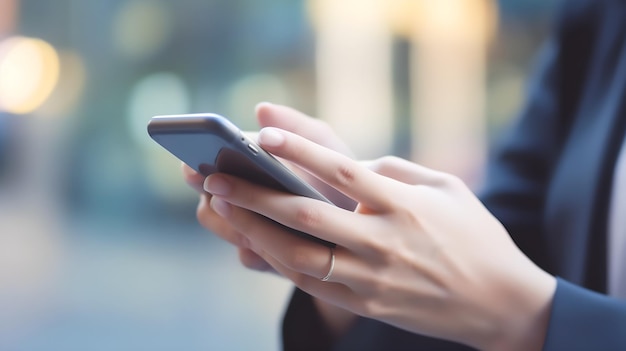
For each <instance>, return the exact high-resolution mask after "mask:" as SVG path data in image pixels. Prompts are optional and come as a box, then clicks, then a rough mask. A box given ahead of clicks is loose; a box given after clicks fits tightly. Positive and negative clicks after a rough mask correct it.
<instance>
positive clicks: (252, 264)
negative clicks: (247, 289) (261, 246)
mask: <svg viewBox="0 0 626 351" xmlns="http://www.w3.org/2000/svg"><path fill="white" fill-rule="evenodd" d="M238 251H239V261H240V262H241V263H242V264H243V265H244V266H245V267H246V268H249V269H252V270H255V271H259V272H271V273H276V274H278V272H276V270H275V269H274V268H273V267H272V266H271V265H270V264H269V263H267V262H265V260H264V259H263V257H261V256H259V255H258V254H257V253H256V252H254V251H252V250H250V249H247V248H241V247H240V248H239V250H238Z"/></svg>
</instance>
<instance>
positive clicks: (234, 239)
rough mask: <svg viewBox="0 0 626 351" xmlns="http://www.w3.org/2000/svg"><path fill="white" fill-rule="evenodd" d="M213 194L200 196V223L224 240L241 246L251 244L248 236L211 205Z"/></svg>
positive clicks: (197, 211)
mask: <svg viewBox="0 0 626 351" xmlns="http://www.w3.org/2000/svg"><path fill="white" fill-rule="evenodd" d="M210 200H211V195H208V194H204V195H201V196H200V202H199V203H198V208H197V210H196V217H197V219H198V222H199V223H200V225H202V226H203V227H204V228H206V229H207V230H209V231H210V232H212V233H213V234H215V235H217V236H218V237H220V238H222V239H223V240H225V241H227V242H229V243H231V244H233V245H235V246H237V247H241V248H247V247H249V246H250V242H249V240H248V238H247V237H246V236H244V235H242V234H241V233H239V232H238V231H237V230H235V228H233V226H231V225H230V223H228V222H227V221H226V220H224V218H222V217H221V216H220V215H218V214H217V213H215V211H214V210H213V209H212V208H211V206H210Z"/></svg>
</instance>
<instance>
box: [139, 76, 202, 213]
mask: <svg viewBox="0 0 626 351" xmlns="http://www.w3.org/2000/svg"><path fill="white" fill-rule="evenodd" d="M190 104H191V102H190V95H189V89H188V88H187V86H186V84H185V82H183V80H182V78H180V76H178V75H176V74H174V73H170V72H157V73H153V74H151V75H148V76H147V77H145V78H143V79H141V80H140V81H139V82H138V83H137V84H136V85H135V86H134V87H133V89H132V92H131V94H130V100H129V105H128V112H127V114H128V122H129V128H130V132H131V135H132V136H133V139H134V140H135V142H136V145H138V146H140V147H141V151H142V152H143V154H144V155H143V157H142V160H143V162H144V166H145V167H143V170H144V171H145V174H146V180H147V183H148V184H149V185H150V187H151V189H152V190H153V191H154V192H155V193H156V194H157V195H159V196H160V197H162V198H164V199H168V200H169V201H173V202H177V201H181V200H185V199H188V198H189V194H190V190H189V189H188V187H187V186H186V185H185V184H184V183H183V182H182V178H181V174H180V161H178V160H177V159H175V158H174V156H172V155H170V154H169V153H168V152H167V151H165V150H162V149H161V148H160V147H159V146H158V145H156V143H154V142H153V141H152V140H151V139H150V137H149V136H148V133H147V132H146V126H147V124H148V121H150V118H151V117H152V116H156V115H168V114H183V113H188V112H189V109H190Z"/></svg>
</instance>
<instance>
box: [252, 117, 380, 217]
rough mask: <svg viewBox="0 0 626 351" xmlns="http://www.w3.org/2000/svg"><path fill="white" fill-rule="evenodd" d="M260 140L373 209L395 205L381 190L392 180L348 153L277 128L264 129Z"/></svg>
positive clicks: (283, 156) (285, 157)
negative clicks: (357, 160)
mask: <svg viewBox="0 0 626 351" xmlns="http://www.w3.org/2000/svg"><path fill="white" fill-rule="evenodd" d="M259 143H260V145H261V147H263V148H264V149H266V150H267V151H269V152H271V153H272V154H275V155H276V156H278V157H282V158H284V159H286V160H289V161H290V162H293V163H295V164H296V165H298V166H300V167H302V168H304V169H306V170H307V171H308V172H310V173H311V174H313V175H315V176H316V177H318V178H319V179H321V180H322V181H324V182H326V183H327V184H329V185H330V186H332V187H334V188H335V189H337V190H339V191H341V192H342V193H344V194H345V195H347V196H348V197H350V198H352V199H354V200H356V201H357V202H359V203H360V204H362V205H365V206H366V207H368V208H370V209H373V210H375V211H381V212H382V211H385V210H387V209H389V208H391V204H390V196H389V195H388V192H387V191H381V189H385V190H388V188H387V187H389V186H391V184H390V181H389V179H388V178H386V177H381V176H380V175H378V174H376V173H374V172H372V171H370V170H369V169H367V168H365V167H363V166H362V165H360V164H359V163H358V162H356V161H354V160H352V159H351V158H349V157H347V156H344V155H342V154H340V153H337V152H335V151H332V150H330V149H327V148H325V147H323V146H320V145H317V144H315V143H313V142H311V141H309V140H307V139H305V138H302V137H300V136H298V135H296V134H293V133H290V132H287V131H284V130H280V129H276V128H264V129H262V130H261V132H260V133H259Z"/></svg>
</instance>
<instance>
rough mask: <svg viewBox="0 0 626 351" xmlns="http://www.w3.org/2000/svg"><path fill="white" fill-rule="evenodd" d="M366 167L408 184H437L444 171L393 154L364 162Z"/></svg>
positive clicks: (441, 178) (442, 177) (440, 180)
mask: <svg viewBox="0 0 626 351" xmlns="http://www.w3.org/2000/svg"><path fill="white" fill-rule="evenodd" d="M364 164H365V165H366V167H367V168H369V169H370V170H372V171H373V172H376V173H378V174H380V175H382V176H385V177H388V178H392V179H394V180H397V181H400V182H402V183H405V184H410V185H432V186H435V185H438V184H439V183H441V182H442V180H443V179H444V173H443V172H439V171H435V170H433V169H430V168H427V167H424V166H421V165H418V164H416V163H414V162H410V161H407V160H405V159H402V158H399V157H395V156H385V157H382V158H379V159H377V160H373V161H368V162H364Z"/></svg>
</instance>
